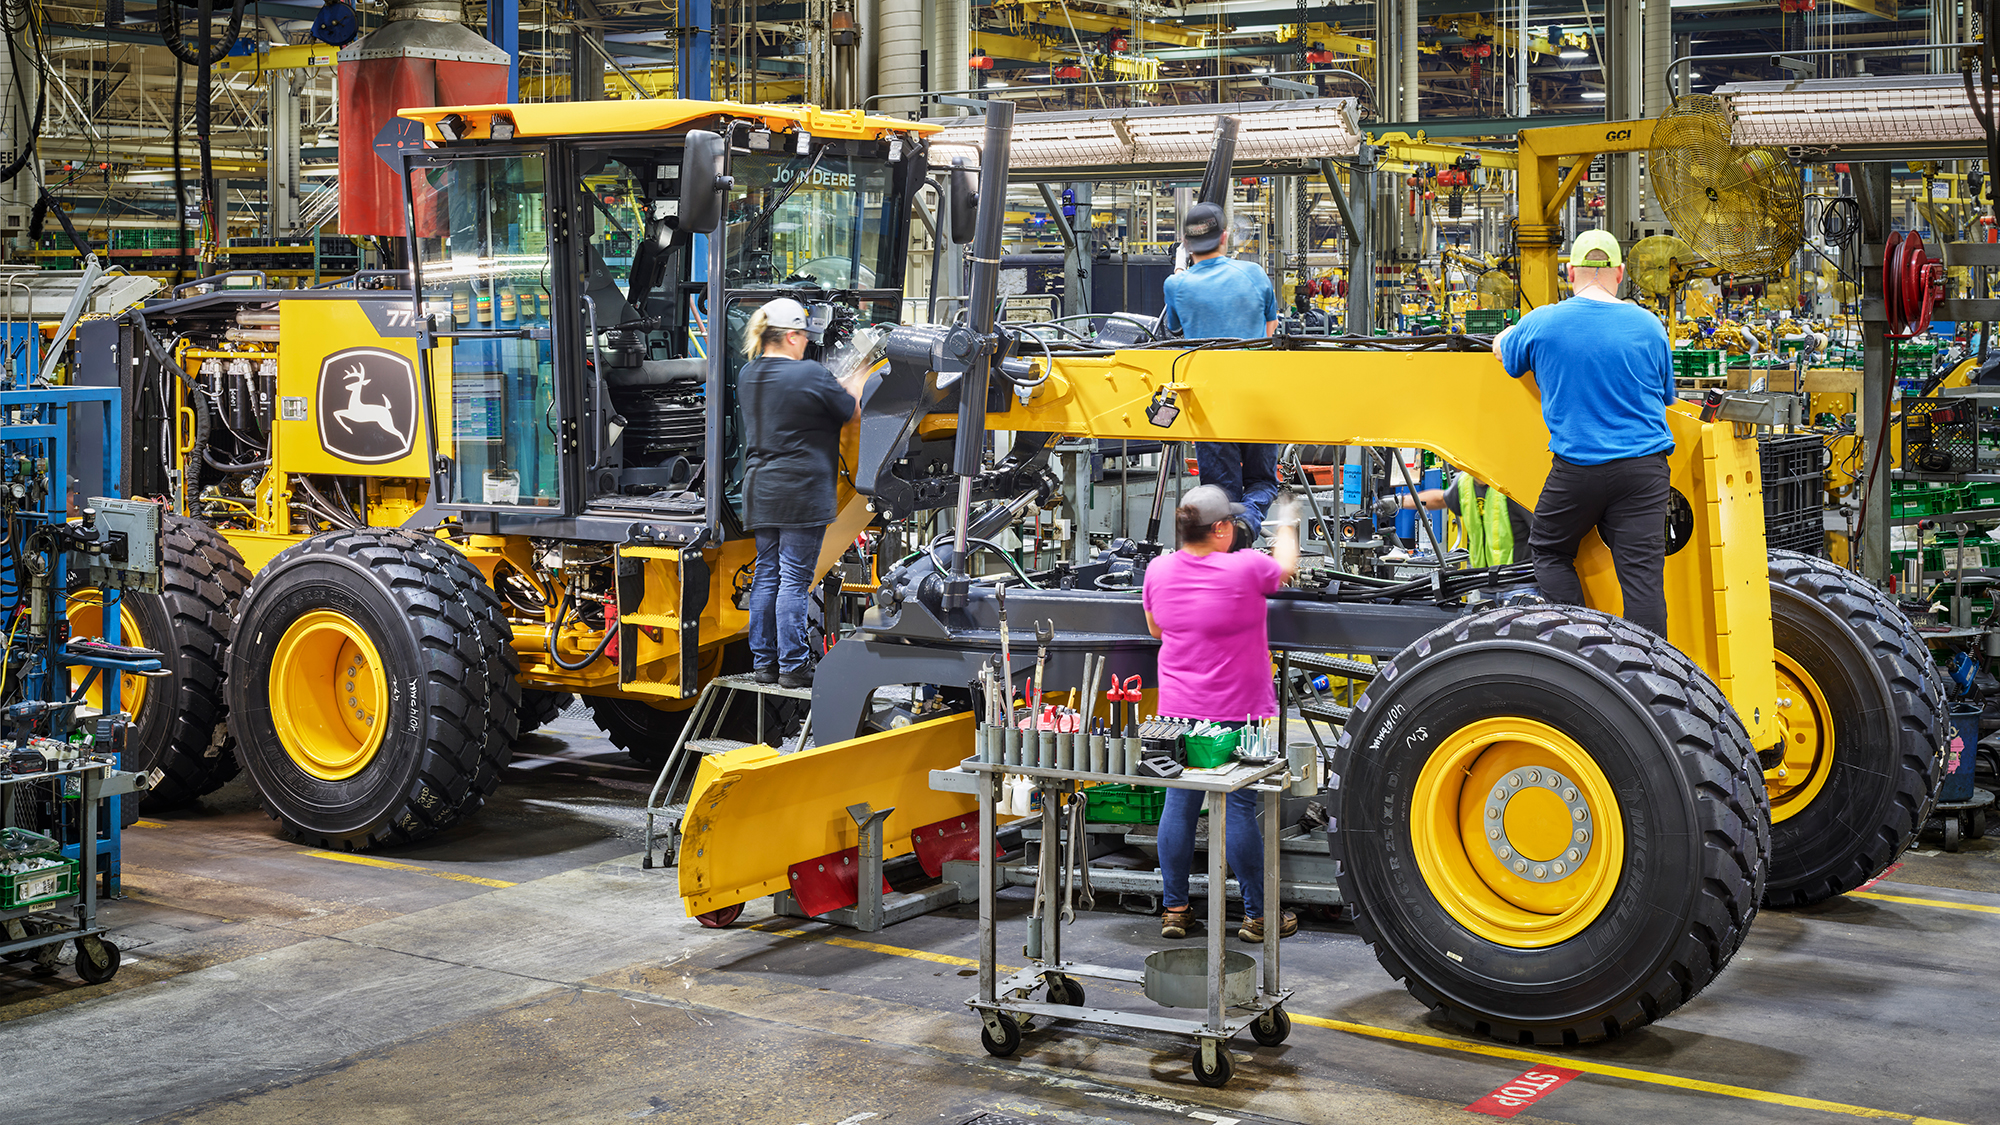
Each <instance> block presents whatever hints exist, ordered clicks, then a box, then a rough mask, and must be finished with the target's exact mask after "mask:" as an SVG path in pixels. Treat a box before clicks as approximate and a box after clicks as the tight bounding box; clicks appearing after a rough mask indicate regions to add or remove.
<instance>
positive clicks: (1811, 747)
mask: <svg viewBox="0 0 2000 1125" xmlns="http://www.w3.org/2000/svg"><path fill="white" fill-rule="evenodd" d="M1770 566H1771V633H1772V639H1773V640H1774V641H1775V642H1776V648H1777V654H1776V659H1777V664H1778V703H1777V713H1778V719H1779V723H1780V726H1781V728H1782V729H1783V730H1784V731H1785V751H1784V756H1783V760H1782V761H1781V762H1778V763H1776V764H1774V766H1773V768H1772V769H1771V770H1770V772H1768V773H1766V774H1765V775H1764V780H1765V784H1766V785H1767V786H1768V787H1769V789H1770V793H1771V874H1770V877H1769V879H1768V880H1767V881H1766V883H1765V885H1764V901H1765V904H1766V905H1769V906H1805V905H1808V904H1810V903H1815V902H1820V901H1822V900H1824V899H1829V898H1832V897H1833V896H1835V895H1840V894H1846V893H1847V892H1848V891H1851V890H1853V889H1855V888H1856V887H1859V886H1861V885H1862V884H1864V883H1866V882H1868V881H1869V880H1870V879H1873V878H1875V877H1876V876H1877V875H1880V874H1881V873H1882V872H1883V871H1886V870H1888V867H1889V865H1890V864H1891V863H1893V862H1895V859H1896V857H1897V856H1899V855H1901V854H1903V852H1904V850H1905V849H1907V848H1908V847H1909V846H1910V845H1911V844H1912V843H1914V842H1915V841H1916V838H1917V831H1918V830H1919V829H1921V828H1922V827H1923V825H1924V818H1925V817H1926V816H1927V815H1928V813H1929V809H1930V807H1931V804H1932V802H1933V800H1934V799H1935V797H1936V794H1937V787H1938V784H1939V783H1940V782H1941V781H1942V780H1943V777H1944V771H1943V770H1942V769H1941V768H1940V766H1939V762H1938V753H1939V749H1940V747H1942V746H1943V745H1944V744H1945V742H1946V741H1947V740H1948V739H1949V738H1950V737H1951V726H1950V722H1949V711H1948V710H1947V705H1946V703H1945V696H1944V684H1943V681H1942V680H1941V679H1940V678H1939V677H1938V674H1937V671H1936V667H1935V665H1933V664H1932V663H1931V660H1930V652H1929V648H1928V646H1927V645H1925V643H1924V639H1923V637H1922V636H1921V635H1920V634H1918V633H1917V631H1916V629H1915V628H1913V627H1912V626H1911V625H1910V622H1909V619H1908V618H1906V617H1904V616H1903V614H1902V612H1901V611H1900V610H1898V609H1897V608H1896V606H1895V604H1894V603H1892V602H1891V601H1889V599H1888V598H1886V597H1884V596H1883V595H1882V594H1881V592H1880V591H1878V590H1876V589H1875V587H1873V586H1871V585H1869V584H1868V582H1867V580H1866V579H1864V578H1862V577H1861V576H1860V575H1858V574H1855V573H1853V572H1852V571H1849V570H1844V569H1842V568H1840V567H1838V566H1835V565H1834V564H1832V563H1830V562H1827V561H1825V560H1824V559H1816V558H1813V557H1812V556H1810V555H1801V554H1798V553H1796V552H1793V551H1773V552H1771V563H1770Z"/></svg>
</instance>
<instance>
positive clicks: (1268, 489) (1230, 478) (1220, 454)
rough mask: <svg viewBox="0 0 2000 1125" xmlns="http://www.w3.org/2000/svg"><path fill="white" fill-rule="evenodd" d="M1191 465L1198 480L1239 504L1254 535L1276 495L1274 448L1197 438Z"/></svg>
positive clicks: (1258, 532) (1275, 451)
mask: <svg viewBox="0 0 2000 1125" xmlns="http://www.w3.org/2000/svg"><path fill="white" fill-rule="evenodd" d="M1194 463H1195V467H1196V468H1198V469H1200V470H1201V483H1203V484H1212V485H1216V486H1217V487H1219V488H1221V489H1222V491H1224V492H1227V493H1228V494H1229V498H1230V499H1231V500H1234V501H1236V502H1237V503H1239V504H1241V505H1243V519H1244V522H1246V523H1248V524H1249V525H1250V536H1251V538H1253V539H1254V538H1256V537H1257V536H1258V535H1259V534H1260V533H1261V532H1262V531H1263V527H1264V514H1265V513H1266V512H1267V511H1269V510H1270V508H1271V501H1273V500H1276V499H1277V498H1278V447H1277V446H1275V445H1259V444H1256V443H1253V442H1247V441H1240V442H1239V441H1198V442H1195V443H1194Z"/></svg>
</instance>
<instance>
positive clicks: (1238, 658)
mask: <svg viewBox="0 0 2000 1125" xmlns="http://www.w3.org/2000/svg"><path fill="white" fill-rule="evenodd" d="M1275 510H1276V511H1277V518H1276V519H1273V520H1268V521H1266V522H1265V524H1264V527H1265V528H1266V529H1267V530H1268V532H1269V534H1270V536H1271V553H1270V554H1269V555H1265V554H1261V553H1259V552H1257V551H1238V552H1234V553H1232V552H1231V550H1230V547H1231V545H1232V544H1233V543H1234V542H1235V538H1236V532H1235V527H1236V517H1237V516H1239V515H1241V514H1243V505H1241V504H1239V503H1236V502H1235V501H1233V500H1231V499H1230V498H1229V494H1228V493H1226V492H1224V491H1223V490H1222V489H1221V488H1219V487H1217V486H1215V485H1212V484H1204V485H1202V486H1201V487H1200V488H1196V489H1193V490H1191V491H1189V492H1188V494H1187V495H1186V496H1184V497H1182V498H1181V502H1180V506H1179V507H1178V508H1176V509H1175V510H1174V524H1175V526H1176V527H1177V528H1178V530H1179V531H1180V537H1181V549H1180V550H1178V551H1175V552H1174V553H1173V554H1170V555H1161V556H1160V557H1159V558H1157V559H1154V560H1153V562H1152V564H1151V565H1149V566H1148V567H1147V568H1146V584H1145V587H1144V588H1143V590H1142V593H1141V600H1142V601H1143V603H1144V604H1145V607H1146V628H1148V629H1149V630H1151V631H1152V634H1153V635H1154V636H1155V637H1158V638H1159V639H1160V657H1159V668H1160V700H1159V707H1160V714H1162V715H1168V716H1171V717H1173V718H1176V719H1202V720H1206V721H1208V722H1214V723H1220V724H1222V725H1224V726H1231V727H1241V726H1243V725H1245V723H1244V720H1245V719H1253V720H1261V719H1268V718H1271V717H1272V716H1274V715H1276V714H1277V713H1278V696H1277V691H1276V690H1275V689H1274V688H1273V687H1272V684H1271V643H1270V638H1269V630H1268V629H1267V627H1266V621H1265V604H1264V599H1265V598H1267V597H1269V596H1270V595H1271V594H1273V593H1276V592H1277V589H1278V587H1279V586H1281V585H1283V584H1284V582H1285V580H1286V579H1287V578H1290V577H1291V576H1292V573H1293V572H1294V571H1296V570H1297V569H1298V565H1299V519H1298V504H1297V503H1296V502H1295V501H1293V499H1292V498H1291V496H1290V495H1289V494H1280V496H1279V498H1278V503H1277V505H1276V507H1275ZM1201 799H1202V795H1201V792H1200V791H1199V790H1194V789H1169V790H1167V796H1166V806H1165V807H1164V808H1163V809H1162V810H1161V813H1160V836H1159V849H1160V882H1161V884H1162V887H1161V894H1160V904H1161V906H1162V907H1163V908H1164V909H1163V910H1162V911H1161V914H1160V936H1161V937H1167V938H1183V937H1186V936H1187V932H1188V930H1189V929H1190V928H1191V927H1192V926H1193V925H1194V924H1195V920H1196V918H1195V912H1194V907H1193V906H1192V905H1190V904H1189V902H1188V868H1189V867H1190V866H1192V865H1193V863H1194V830H1195V820H1196V818H1197V817H1199V816H1200V815H1201ZM1257 800H1258V798H1257V794H1255V793H1253V792H1251V791H1250V790H1248V789H1245V790H1242V791H1241V792H1237V793H1231V794H1230V795H1229V798H1228V801H1227V802H1226V803H1227V807H1228V814H1227V815H1228V820H1229V824H1228V829H1229V831H1228V854H1227V856H1226V857H1225V858H1227V859H1228V861H1229V870H1230V873H1231V874H1233V875H1235V876H1236V883H1237V885H1238V886H1239V887H1241V888H1242V889H1243V926H1242V928H1241V929H1239V930H1238V931H1237V936H1238V937H1241V938H1242V939H1243V940H1244V941H1263V940H1264V909H1265V905H1266V904H1265V902H1264V841H1263V838H1262V837H1261V836H1259V835H1258V833H1257ZM1211 893H1217V892H1211ZM1298 928H1299V920H1298V918H1296V917H1295V916H1293V914H1292V912H1291V911H1289V910H1285V911H1280V912H1279V915H1278V936H1279V937H1290V936H1291V935H1292V934H1293V933H1295V932H1297V930H1298Z"/></svg>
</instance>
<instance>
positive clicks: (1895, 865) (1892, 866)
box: [1854, 863, 1903, 891]
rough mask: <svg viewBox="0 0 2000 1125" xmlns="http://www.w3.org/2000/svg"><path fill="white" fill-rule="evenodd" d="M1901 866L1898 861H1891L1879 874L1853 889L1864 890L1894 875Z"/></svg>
mask: <svg viewBox="0 0 2000 1125" xmlns="http://www.w3.org/2000/svg"><path fill="white" fill-rule="evenodd" d="M1902 866H1903V865H1902V864H1900V863H1892V864H1890V865H1889V866H1888V868H1887V869H1886V870H1885V871H1883V872H1882V873H1881V874H1880V875H1877V876H1875V877H1874V878H1873V879H1870V880H1868V881H1867V882H1866V883H1863V884H1861V885H1860V886H1858V887H1856V888H1854V889H1855V890H1857V891H1865V890H1867V889H1868V888H1870V887H1872V886H1874V885H1875V884H1877V883H1879V882H1881V881H1882V880H1884V879H1887V878H1888V877H1889V876H1891V875H1894V874H1895V873H1896V872H1897V871H1898V870H1900V869H1901V868H1902Z"/></svg>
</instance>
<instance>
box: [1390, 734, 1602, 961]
mask: <svg viewBox="0 0 2000 1125" xmlns="http://www.w3.org/2000/svg"><path fill="white" fill-rule="evenodd" d="M1411 796H1412V805H1411V811H1410V844H1411V849H1412V851H1413V853H1414V856H1415V859H1416V861H1417V867H1418V870H1419V871H1420V872H1421V874H1422V875H1423V878H1424V882H1425V884H1426V885H1427V886H1428V887H1429V888H1430V891H1431V893H1432V895H1433V896H1434V897H1435V898H1436V900H1437V902H1438V905H1439V906H1441V907H1443V909H1444V910H1445V912H1446V913H1447V914H1449V915H1451V917H1452V918H1453V920H1455V921H1456V922H1458V924H1459V925H1461V926H1463V927H1465V928H1466V929H1467V930H1468V931H1470V932H1471V933H1473V934H1475V935H1477V936H1479V937H1481V938H1484V939H1485V940H1487V941H1491V942H1493V943H1495V944H1497V945H1503V946H1508V947H1511V948H1515V949H1540V948H1544V947H1547V946H1550V945H1555V944H1557V943H1559V942H1563V941H1567V940H1569V939H1570V938H1572V937H1575V936H1576V935H1577V934H1579V933H1581V932H1583V930H1585V929H1586V928H1588V927H1589V926H1590V924H1591V923H1592V922H1594V921H1595V920H1596V919H1597V918H1598V916H1599V915H1601V914H1602V913H1603V912H1604V910H1605V909H1606V907H1607V906H1608V905H1609V904H1610V902H1611V899H1612V896H1613V894H1614V893H1615V891H1616V889H1617V886H1618V881H1619V875H1620V872H1621V870H1622V868H1623V866H1624V852H1625V844H1624V827H1623V820H1622V817H1621V815H1620V811H1619V810H1620V805H1619V803H1618V796H1617V794H1616V792H1614V791H1613V789H1612V786H1611V782H1610V779H1609V778H1607V777H1606V776H1605V774H1604V770H1603V767H1601V766H1600V765H1598V763H1597V760H1596V759H1595V758H1594V757H1592V755H1591V753H1590V752H1589V751H1588V750H1586V749H1585V748H1584V747H1583V746H1582V745H1581V744H1580V743H1578V742H1577V741H1576V740H1575V739H1573V738H1571V737H1570V736H1569V735H1567V734H1565V733H1564V732H1562V731H1560V730H1557V729H1556V728H1554V727H1552V726H1549V725H1548V724H1546V723H1542V722H1538V721H1536V720H1533V719H1528V718H1523V717H1500V718H1492V719H1481V720H1479V721H1477V722H1474V723H1471V724H1468V725H1467V726H1464V727H1462V728H1460V729H1458V730H1456V731H1453V732H1452V733H1451V734H1449V735H1446V736H1445V737H1444V738H1442V739H1441V740H1439V742H1438V743H1437V746H1436V748H1435V749H1434V750H1433V751H1432V752H1431V755H1430V757H1429V758H1428V759H1426V760H1425V762H1424V765H1423V768H1422V769H1421V770H1419V771H1418V776H1417V781H1416V787H1415V789H1414V791H1413V792H1412V795H1411Z"/></svg>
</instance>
